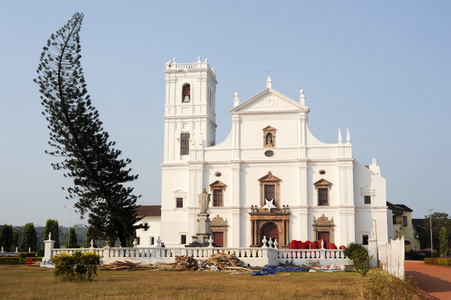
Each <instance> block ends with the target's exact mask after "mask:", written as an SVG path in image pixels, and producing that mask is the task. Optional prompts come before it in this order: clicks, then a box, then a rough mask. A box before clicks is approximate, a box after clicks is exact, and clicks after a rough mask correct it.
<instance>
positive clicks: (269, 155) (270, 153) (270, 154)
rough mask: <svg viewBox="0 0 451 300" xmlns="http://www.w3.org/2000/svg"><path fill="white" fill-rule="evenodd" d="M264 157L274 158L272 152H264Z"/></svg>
mask: <svg viewBox="0 0 451 300" xmlns="http://www.w3.org/2000/svg"><path fill="white" fill-rule="evenodd" d="M265 156H266V157H272V156H274V151H272V150H266V151H265Z"/></svg>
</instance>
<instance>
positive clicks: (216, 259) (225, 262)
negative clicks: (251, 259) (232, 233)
mask: <svg viewBox="0 0 451 300" xmlns="http://www.w3.org/2000/svg"><path fill="white" fill-rule="evenodd" d="M204 265H206V266H215V267H217V268H218V269H219V270H224V269H226V268H227V267H242V266H243V265H244V263H243V262H242V261H241V260H239V259H238V257H236V256H235V255H233V254H224V253H216V254H213V255H212V256H211V257H210V258H209V259H207V260H206V261H205V262H204Z"/></svg>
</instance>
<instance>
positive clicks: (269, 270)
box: [252, 265, 310, 276]
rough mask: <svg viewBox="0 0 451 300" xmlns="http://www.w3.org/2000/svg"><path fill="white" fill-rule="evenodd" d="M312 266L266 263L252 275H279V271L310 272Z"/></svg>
mask: <svg viewBox="0 0 451 300" xmlns="http://www.w3.org/2000/svg"><path fill="white" fill-rule="evenodd" d="M308 271H310V268H304V267H292V266H286V267H276V266H268V265H266V266H265V267H264V268H263V269H260V270H258V271H254V272H252V276H263V275H277V274H276V273H278V272H308Z"/></svg>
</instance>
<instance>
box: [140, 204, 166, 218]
mask: <svg viewBox="0 0 451 300" xmlns="http://www.w3.org/2000/svg"><path fill="white" fill-rule="evenodd" d="M138 217H161V205H141V206H140V207H138Z"/></svg>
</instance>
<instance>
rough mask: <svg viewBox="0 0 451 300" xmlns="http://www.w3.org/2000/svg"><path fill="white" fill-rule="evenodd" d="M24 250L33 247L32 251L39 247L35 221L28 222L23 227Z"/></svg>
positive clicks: (22, 247) (22, 246) (22, 245)
mask: <svg viewBox="0 0 451 300" xmlns="http://www.w3.org/2000/svg"><path fill="white" fill-rule="evenodd" d="M20 248H21V249H22V251H27V252H28V248H31V251H32V252H33V251H34V252H36V250H37V249H36V248H37V236H36V229H35V228H34V225H33V223H27V224H26V225H25V228H24V229H23V234H22V244H21V246H20Z"/></svg>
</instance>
